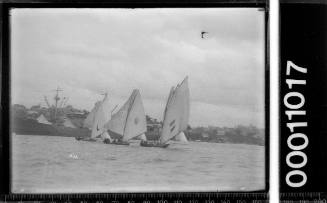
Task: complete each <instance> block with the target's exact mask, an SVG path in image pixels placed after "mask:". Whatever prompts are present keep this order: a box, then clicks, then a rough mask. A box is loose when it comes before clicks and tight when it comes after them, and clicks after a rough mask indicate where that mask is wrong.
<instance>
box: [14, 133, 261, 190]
mask: <svg viewBox="0 0 327 203" xmlns="http://www.w3.org/2000/svg"><path fill="white" fill-rule="evenodd" d="M12 157H13V159H12V190H13V192H18V193H44V192H46V193H49V192H57V193H69V192H125V191H136V192H141V191H148V192H151V191H217V190H218V191H235V190H237V191H239V190H259V189H264V187H265V163H264V160H265V152H264V147H261V146H254V145H242V144H218V143H204V142H189V143H188V144H181V143H176V142H175V143H172V144H171V145H170V146H169V147H168V148H166V149H162V148H147V147H140V146H139V142H138V141H135V142H133V143H132V144H131V145H130V146H120V145H106V144H103V143H96V142H82V141H76V140H75V139H74V138H69V137H49V136H26V135H14V136H12Z"/></svg>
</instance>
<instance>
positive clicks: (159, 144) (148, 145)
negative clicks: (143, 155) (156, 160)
mask: <svg viewBox="0 0 327 203" xmlns="http://www.w3.org/2000/svg"><path fill="white" fill-rule="evenodd" d="M168 145H169V144H168V143H165V144H161V143H159V142H141V143H140V146H142V147H161V148H166V147H168Z"/></svg>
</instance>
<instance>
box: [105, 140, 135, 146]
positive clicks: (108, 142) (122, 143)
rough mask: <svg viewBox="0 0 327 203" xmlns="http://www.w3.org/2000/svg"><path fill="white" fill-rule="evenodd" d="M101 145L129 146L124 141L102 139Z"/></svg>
mask: <svg viewBox="0 0 327 203" xmlns="http://www.w3.org/2000/svg"><path fill="white" fill-rule="evenodd" d="M103 143H105V144H115V145H129V142H124V141H112V142H111V141H110V140H109V139H104V140H103Z"/></svg>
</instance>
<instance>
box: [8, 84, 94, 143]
mask: <svg viewBox="0 0 327 203" xmlns="http://www.w3.org/2000/svg"><path fill="white" fill-rule="evenodd" d="M54 91H55V92H56V93H55V96H54V102H53V103H52V104H51V103H50V102H49V100H48V98H47V97H46V96H44V101H45V103H46V105H47V107H41V105H35V106H32V107H31V108H30V109H26V108H25V107H24V106H22V105H17V104H16V105H13V107H12V109H11V131H12V133H15V134H19V135H47V136H65V137H76V136H82V137H86V136H88V135H90V130H89V129H88V128H86V127H84V126H83V121H84V120H85V118H86V116H87V115H88V112H86V111H79V110H77V109H74V108H73V107H72V106H71V105H67V101H68V99H69V98H68V97H64V96H62V97H61V96H60V94H59V93H60V92H62V91H63V90H62V89H60V88H59V87H58V88H57V89H56V90H54ZM24 108H25V109H24Z"/></svg>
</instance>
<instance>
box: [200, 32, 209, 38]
mask: <svg viewBox="0 0 327 203" xmlns="http://www.w3.org/2000/svg"><path fill="white" fill-rule="evenodd" d="M207 33H208V32H205V31H202V32H201V38H202V39H203V38H204V36H203V35H204V34H207Z"/></svg>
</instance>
